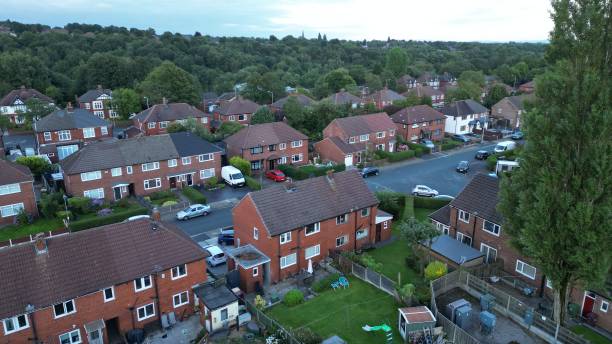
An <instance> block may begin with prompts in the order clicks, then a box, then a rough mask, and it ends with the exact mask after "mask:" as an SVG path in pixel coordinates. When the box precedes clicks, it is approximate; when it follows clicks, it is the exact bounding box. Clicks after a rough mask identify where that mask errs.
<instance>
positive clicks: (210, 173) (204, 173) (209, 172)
mask: <svg viewBox="0 0 612 344" xmlns="http://www.w3.org/2000/svg"><path fill="white" fill-rule="evenodd" d="M214 176H215V169H214V168H207V169H205V170H200V179H208V178H211V177H214Z"/></svg>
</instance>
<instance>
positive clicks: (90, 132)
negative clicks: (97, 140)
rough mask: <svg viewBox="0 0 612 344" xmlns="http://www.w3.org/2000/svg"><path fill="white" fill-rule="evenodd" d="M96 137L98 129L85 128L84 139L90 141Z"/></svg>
mask: <svg viewBox="0 0 612 344" xmlns="http://www.w3.org/2000/svg"><path fill="white" fill-rule="evenodd" d="M92 137H96V128H83V138H84V139H90V138H92Z"/></svg>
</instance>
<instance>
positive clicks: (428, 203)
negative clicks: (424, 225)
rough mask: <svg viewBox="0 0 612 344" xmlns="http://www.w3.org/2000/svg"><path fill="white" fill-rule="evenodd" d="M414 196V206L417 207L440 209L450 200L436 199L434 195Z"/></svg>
mask: <svg viewBox="0 0 612 344" xmlns="http://www.w3.org/2000/svg"><path fill="white" fill-rule="evenodd" d="M413 198H414V206H415V207H416V208H426V209H440V208H442V207H443V206H445V205H447V204H448V203H449V202H450V200H448V199H435V198H432V197H418V196H415V197H413Z"/></svg>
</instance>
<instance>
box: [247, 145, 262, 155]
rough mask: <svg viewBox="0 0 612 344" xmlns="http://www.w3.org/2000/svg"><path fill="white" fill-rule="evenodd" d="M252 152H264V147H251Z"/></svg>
mask: <svg viewBox="0 0 612 344" xmlns="http://www.w3.org/2000/svg"><path fill="white" fill-rule="evenodd" d="M250 150H251V154H259V153H262V152H263V147H261V146H260V147H251V149H250Z"/></svg>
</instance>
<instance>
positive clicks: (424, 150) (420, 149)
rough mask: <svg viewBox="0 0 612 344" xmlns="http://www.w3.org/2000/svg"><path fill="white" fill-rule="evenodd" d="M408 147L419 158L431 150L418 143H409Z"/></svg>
mask: <svg viewBox="0 0 612 344" xmlns="http://www.w3.org/2000/svg"><path fill="white" fill-rule="evenodd" d="M407 145H408V147H409V148H410V149H411V150H413V151H414V155H415V156H417V157H419V156H421V155H423V154H425V153H429V148H427V147H425V146H423V145H420V144H417V143H407Z"/></svg>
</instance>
